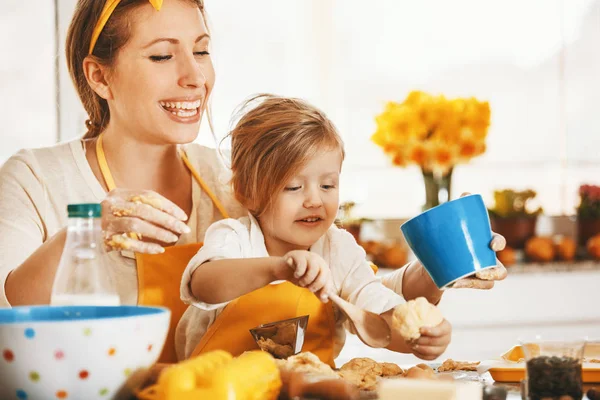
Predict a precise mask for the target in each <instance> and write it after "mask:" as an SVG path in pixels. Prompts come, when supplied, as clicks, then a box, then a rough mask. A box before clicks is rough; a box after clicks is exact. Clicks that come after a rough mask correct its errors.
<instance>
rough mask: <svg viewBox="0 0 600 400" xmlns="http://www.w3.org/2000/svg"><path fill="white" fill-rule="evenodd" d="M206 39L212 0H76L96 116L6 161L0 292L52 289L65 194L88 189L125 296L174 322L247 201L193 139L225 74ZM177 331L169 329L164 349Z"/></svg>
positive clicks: (81, 64) (19, 296) (19, 297)
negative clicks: (218, 71)
mask: <svg viewBox="0 0 600 400" xmlns="http://www.w3.org/2000/svg"><path fill="white" fill-rule="evenodd" d="M90 27H94V29H93V30H92V29H90ZM209 48H210V36H209V32H208V29H207V27H206V23H205V10H204V4H203V1H202V0H169V1H165V2H164V3H163V2H162V1H157V0H153V1H148V0H122V1H118V0H116V1H115V0H107V1H98V0H79V1H78V3H77V7H76V9H75V12H74V15H73V19H72V21H71V25H70V27H69V31H68V35H67V40H66V56H67V64H68V67H69V72H70V74H71V77H72V79H73V83H74V85H75V88H76V90H77V93H78V95H79V98H80V100H81V102H82V104H83V107H84V108H85V110H86V112H87V114H88V116H89V119H88V121H87V123H86V125H87V128H88V129H87V132H86V134H85V135H84V137H83V138H77V139H76V140H72V141H70V142H65V143H60V144H58V145H55V146H52V147H46V148H38V149H27V150H22V151H20V152H18V153H17V154H15V155H13V156H12V157H11V158H10V159H9V160H8V161H7V162H6V163H5V164H4V165H3V167H2V169H0V192H2V198H1V199H0V238H2V239H1V240H0V260H1V261H0V288H1V289H0V306H9V305H24V304H47V303H48V301H49V295H50V291H51V282H53V280H54V275H55V272H56V268H57V264H58V260H59V259H60V256H61V254H62V249H63V246H64V240H65V236H66V225H67V205H68V204H72V203H90V202H92V203H102V206H103V209H102V229H103V231H104V236H105V238H106V245H107V250H108V251H107V253H106V255H105V261H106V262H105V265H106V267H107V269H108V271H107V272H108V273H111V274H112V275H113V276H114V278H115V280H116V286H117V290H118V293H119V295H120V297H121V303H124V304H136V303H137V304H160V305H164V306H167V307H169V308H170V309H171V312H172V323H173V324H176V323H177V321H178V320H179V316H180V315H181V313H182V312H183V303H181V302H180V301H179V283H180V279H181V275H182V272H183V269H184V268H185V266H186V265H187V262H188V261H189V259H190V258H191V255H192V254H193V253H194V252H195V251H196V250H197V249H198V248H199V247H200V245H201V242H202V240H203V238H204V233H205V231H206V229H207V227H208V226H209V225H210V224H211V223H212V222H214V221H216V220H218V219H221V218H223V217H226V216H230V215H231V216H239V215H241V213H242V208H241V206H239V205H238V204H237V202H236V201H235V200H234V199H233V198H232V196H231V195H230V193H229V191H228V190H227V186H226V185H224V180H223V179H221V178H225V176H224V175H223V173H224V170H223V169H222V163H221V162H220V161H219V159H218V157H217V154H216V152H215V151H214V150H213V149H209V148H206V147H202V146H199V145H196V144H192V143H191V142H193V141H194V140H195V139H196V138H197V136H198V132H199V128H200V123H201V120H202V116H203V115H204V113H205V111H206V110H207V105H208V102H209V99H210V95H211V92H212V88H213V85H214V80H215V74H214V69H213V65H212V61H211V56H210V51H209ZM172 343H173V330H171V333H170V336H169V338H168V339H167V345H166V347H165V350H164V352H163V358H162V359H163V360H165V361H166V360H170V361H174V360H175V353H174V351H173V346H172V345H171V344H172Z"/></svg>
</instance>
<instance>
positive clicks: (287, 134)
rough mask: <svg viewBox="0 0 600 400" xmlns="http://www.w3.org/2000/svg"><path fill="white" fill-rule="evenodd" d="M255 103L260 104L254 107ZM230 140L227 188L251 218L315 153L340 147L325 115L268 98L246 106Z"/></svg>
mask: <svg viewBox="0 0 600 400" xmlns="http://www.w3.org/2000/svg"><path fill="white" fill-rule="evenodd" d="M254 103H258V105H254ZM240 113H243V115H242V117H241V118H240V119H239V121H238V122H237V124H236V125H235V127H234V128H233V129H232V130H231V132H230V133H229V135H227V136H228V137H231V170H232V178H231V183H232V186H233V192H234V195H235V198H236V200H237V201H239V202H240V203H241V204H242V205H243V206H244V207H246V208H247V209H248V210H249V211H250V212H251V213H252V214H253V215H254V216H256V217H259V216H260V215H261V214H262V213H263V212H264V211H265V210H267V209H268V208H269V207H270V205H271V203H272V201H273V200H274V198H275V196H276V194H277V193H279V192H281V191H282V190H283V189H284V187H285V185H286V184H287V183H288V181H289V180H290V179H292V177H293V176H294V175H295V174H296V173H297V172H298V171H299V170H300V169H301V168H302V166H303V165H304V164H305V163H306V162H307V161H308V160H309V159H310V158H311V157H312V156H314V155H315V154H316V153H318V152H319V151H322V150H323V149H332V150H334V149H339V151H340V152H341V154H342V159H343V157H344V144H343V141H342V139H341V137H340V135H339V133H338V131H337V129H336V127H335V126H334V124H333V123H332V122H331V121H330V120H329V118H327V116H326V115H325V114H324V113H323V112H322V111H320V110H319V109H317V108H316V107H314V106H312V105H310V104H308V103H307V102H305V101H303V100H300V99H296V98H288V97H279V96H275V95H271V94H259V95H256V96H254V97H252V98H250V99H249V100H247V101H245V102H244V103H243V104H242V106H241V108H240Z"/></svg>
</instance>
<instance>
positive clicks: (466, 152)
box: [371, 91, 490, 208]
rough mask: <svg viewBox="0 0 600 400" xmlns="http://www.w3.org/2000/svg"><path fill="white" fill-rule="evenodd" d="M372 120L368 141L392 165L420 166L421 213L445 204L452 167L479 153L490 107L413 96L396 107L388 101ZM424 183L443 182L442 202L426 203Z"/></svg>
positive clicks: (471, 101) (466, 100) (473, 101)
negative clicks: (421, 181)
mask: <svg viewBox="0 0 600 400" xmlns="http://www.w3.org/2000/svg"><path fill="white" fill-rule="evenodd" d="M375 120H376V123H377V130H376V132H375V133H374V134H373V135H372V136H371V140H372V141H373V142H374V143H375V144H377V145H378V146H380V147H381V148H382V149H383V151H384V152H385V154H387V155H388V156H389V157H390V159H391V161H392V163H393V164H394V165H396V166H400V167H405V166H407V165H411V164H413V165H418V166H419V167H421V170H422V171H423V176H424V178H425V181H426V182H425V184H426V191H427V197H428V200H427V201H428V204H426V205H425V208H430V207H433V206H435V205H437V204H439V203H440V202H443V201H445V200H447V199H448V197H449V181H450V176H451V174H452V168H453V167H454V166H455V165H456V164H458V163H467V162H469V161H470V160H471V159H472V158H473V157H476V156H479V155H481V154H483V153H484V152H485V139H486V136H487V132H488V128H489V125H490V106H489V103H488V102H487V101H485V102H482V101H479V100H477V99H476V98H474V97H471V98H455V99H447V98H446V97H444V96H443V95H439V96H433V95H430V94H428V93H424V92H421V91H413V92H411V93H410V94H409V95H408V96H407V97H406V99H405V100H404V101H403V102H402V103H397V102H393V101H391V102H388V103H387V105H386V107H385V110H383V112H382V113H381V114H379V115H378V116H377V117H376V118H375ZM428 178H430V180H432V182H431V183H432V184H435V183H436V181H437V182H438V183H439V181H441V180H444V179H446V180H447V181H448V182H447V186H448V187H447V188H446V193H445V196H446V198H445V199H437V200H436V199H433V198H432V199H430V198H429V197H430V193H429V192H430V189H429V188H427V185H428V182H427V180H428ZM434 186H435V185H434ZM431 190H432V191H435V187H432V188H431ZM431 194H432V195H434V193H431ZM435 195H436V196H438V195H439V191H438V193H435Z"/></svg>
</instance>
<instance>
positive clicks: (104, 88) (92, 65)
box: [83, 56, 112, 100]
mask: <svg viewBox="0 0 600 400" xmlns="http://www.w3.org/2000/svg"><path fill="white" fill-rule="evenodd" d="M83 73H84V74H85V79H86V80H87V82H88V84H89V85H90V87H91V88H92V90H93V91H94V92H96V94H97V95H98V96H100V97H102V98H103V99H104V100H111V99H112V92H111V90H110V88H109V86H108V80H107V79H106V78H107V73H108V68H106V67H105V66H104V65H102V64H100V63H99V62H98V61H96V60H95V59H94V57H90V56H88V57H86V58H85V59H84V60H83Z"/></svg>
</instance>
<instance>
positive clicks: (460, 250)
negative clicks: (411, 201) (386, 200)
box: [401, 194, 496, 289]
mask: <svg viewBox="0 0 600 400" xmlns="http://www.w3.org/2000/svg"><path fill="white" fill-rule="evenodd" d="M401 229H402V233H403V234H404V237H405V238H406V241H407V243H408V245H409V246H410V248H411V249H412V250H413V252H414V253H415V256H416V257H417V258H418V259H419V261H421V263H422V264H423V266H424V267H425V269H426V270H427V272H428V273H429V275H431V278H432V279H433V281H434V282H435V284H436V285H437V287H438V288H440V289H441V288H444V287H447V286H449V285H451V284H453V283H454V282H455V281H457V280H459V279H461V278H464V277H467V276H469V275H473V274H474V273H476V272H477V271H481V270H483V269H486V268H491V267H495V266H496V253H495V252H494V251H493V250H492V249H491V247H490V242H491V241H492V230H491V227H490V219H489V216H488V212H487V209H486V207H485V204H484V202H483V199H482V198H481V196H480V195H478V194H473V195H468V196H465V197H461V198H459V199H456V200H452V201H449V202H447V203H444V204H441V205H439V206H437V207H434V208H432V209H430V210H427V211H425V212H423V213H422V214H419V215H418V216H416V217H414V218H412V219H410V220H408V221H406V222H405V223H404V224H403V225H402V227H401Z"/></svg>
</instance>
